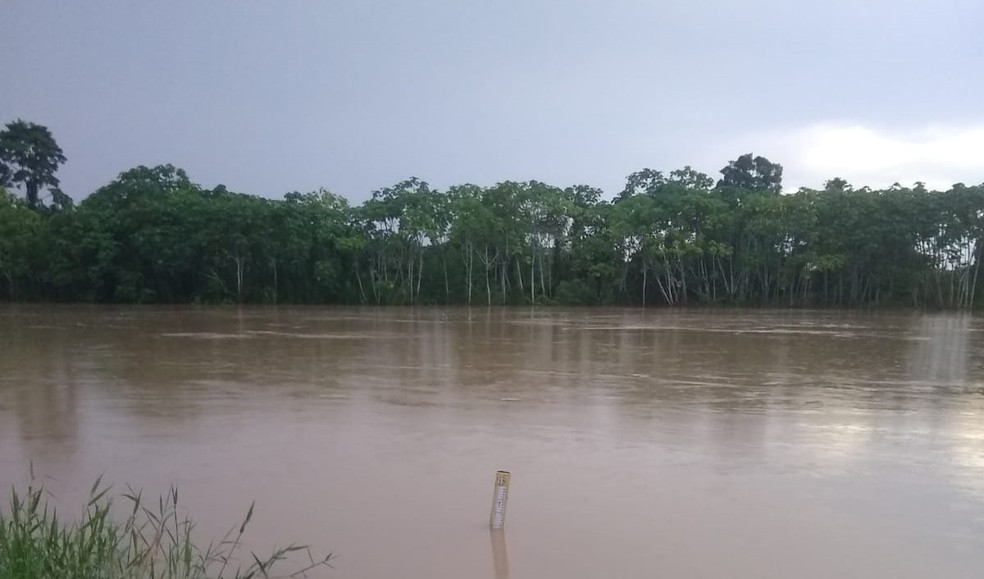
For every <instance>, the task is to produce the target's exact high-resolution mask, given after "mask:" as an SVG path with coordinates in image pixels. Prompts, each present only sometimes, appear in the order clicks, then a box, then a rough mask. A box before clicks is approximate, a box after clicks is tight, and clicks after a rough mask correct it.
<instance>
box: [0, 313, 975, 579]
mask: <svg viewBox="0 0 984 579" xmlns="http://www.w3.org/2000/svg"><path fill="white" fill-rule="evenodd" d="M32 462H33V468H34V471H35V473H36V474H37V476H39V477H42V478H43V480H44V481H45V483H46V485H47V486H48V488H49V490H51V492H52V493H53V495H54V496H55V498H56V500H57V501H59V502H61V503H65V504H67V505H71V504H78V503H79V502H80V501H81V500H82V497H83V496H84V495H85V493H86V492H87V491H88V487H89V485H90V484H91V483H92V481H93V480H94V479H95V478H96V477H97V476H99V475H104V476H105V479H106V480H110V481H114V482H115V483H117V484H118V485H125V484H127V483H128V484H131V485H135V486H141V487H144V488H145V489H146V490H147V491H148V492H160V491H162V490H166V488H167V487H168V486H169V485H171V484H176V485H178V487H179V488H180V489H181V500H182V502H184V503H185V504H186V505H187V506H188V508H189V510H190V511H191V513H192V514H193V515H194V516H195V517H196V518H197V519H198V521H199V529H198V531H199V533H200V536H201V537H202V538H210V537H213V536H216V535H220V534H221V533H223V532H224V531H225V530H226V529H227V528H228V527H230V526H232V525H233V524H235V523H236V521H237V520H238V518H239V517H241V516H242V514H243V511H244V510H245V508H246V507H247V506H248V505H249V503H250V502H251V501H253V500H255V501H256V504H257V508H256V515H255V518H254V521H253V523H252V524H251V525H252V528H251V530H250V531H249V532H248V536H250V537H251V540H250V544H251V545H253V546H256V547H257V548H258V549H259V550H262V548H263V547H266V546H272V545H273V544H280V545H282V544H284V543H287V542H291V541H301V542H307V543H311V544H313V545H314V546H316V547H317V548H319V549H320V550H323V551H325V552H327V551H332V552H333V553H335V555H336V559H335V562H334V568H333V569H329V570H324V572H323V573H321V572H319V573H318V574H316V576H325V577H337V578H339V579H349V578H352V579H355V578H365V579H382V578H389V577H401V578H410V579H414V578H435V577H442V578H443V577H447V578H463V577H468V578H483V577H489V578H492V577H497V578H502V577H511V578H512V579H522V578H531V579H553V578H556V579H570V578H619V577H625V578H633V577H640V578H641V577H668V578H704V577H706V578H722V577H728V578H748V579H752V578H755V579H761V578H777V579H778V578H783V579H786V578H790V577H798V578H830V577H859V578H861V577H863V578H871V579H877V578H893V579H898V578H910V577H911V578H920V579H922V578H926V577H954V578H964V577H966V578H971V577H974V578H979V577H981V576H982V573H984V571H982V570H984V319H981V318H975V317H972V316H967V315H929V314H918V313H912V314H899V313H878V314H872V313H858V312H816V311H813V312H805V311H793V312H789V311H733V310H703V311H688V310H676V311H668V310H650V311H642V310H637V309H636V310H592V309H583V310H568V309H545V310H535V311H534V310H526V309H492V310H489V309H486V308H471V309H467V308H454V309H415V310H412V309H345V308H338V309H322V308H283V307H282V308H276V309H274V308H246V309H237V308H79V307H11V306H7V307H4V308H2V309H0V484H2V485H3V486H4V487H8V486H9V485H11V484H22V483H23V482H25V481H26V480H27V478H28V471H29V465H30V464H31V463H32ZM498 469H506V470H510V471H511V472H512V487H511V496H510V500H509V506H508V512H507V517H506V529H505V533H504V534H503V536H501V537H499V538H498V539H496V538H495V537H490V534H489V531H488V516H489V507H490V505H491V494H492V484H493V477H494V473H495V471H496V470H498Z"/></svg>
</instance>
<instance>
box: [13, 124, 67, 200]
mask: <svg viewBox="0 0 984 579" xmlns="http://www.w3.org/2000/svg"><path fill="white" fill-rule="evenodd" d="M64 162H65V155H64V154H63V153H62V150H61V147H59V146H58V143H56V142H55V138H54V137H53V136H52V135H51V131H49V130H48V129H47V127H43V126H41V125H36V124H34V123H28V122H25V121H22V120H16V121H13V122H11V123H7V126H6V128H5V129H4V130H3V131H0V186H14V187H23V188H24V195H25V198H26V199H27V204H28V205H30V206H31V207H32V208H34V209H40V208H42V207H44V202H43V201H42V199H41V197H40V194H41V192H42V191H43V190H44V189H45V188H48V189H50V191H51V196H52V202H53V205H54V206H56V207H63V206H65V205H66V204H68V203H70V201H69V199H68V197H67V196H66V195H65V194H64V193H62V192H61V190H60V189H58V184H59V181H58V178H57V177H56V176H55V173H56V172H57V171H58V167H59V166H61V164H62V163H64Z"/></svg>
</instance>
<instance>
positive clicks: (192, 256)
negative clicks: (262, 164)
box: [0, 125, 984, 309]
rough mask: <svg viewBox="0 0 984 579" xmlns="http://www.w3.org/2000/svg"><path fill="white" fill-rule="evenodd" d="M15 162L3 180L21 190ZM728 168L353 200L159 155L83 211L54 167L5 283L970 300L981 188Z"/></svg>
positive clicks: (14, 221)
mask: <svg viewBox="0 0 984 579" xmlns="http://www.w3.org/2000/svg"><path fill="white" fill-rule="evenodd" d="M9 126H10V125H8V127H9ZM35 126H36V125H35ZM2 137H3V135H0V160H2V159H4V158H5V157H4V153H3V151H4V149H3V147H4V145H3V138H2ZM8 148H9V146H8ZM59 154H60V150H59ZM6 158H7V161H6V165H0V176H2V175H3V174H6V175H8V177H7V180H6V185H7V186H8V187H9V188H10V189H11V190H13V189H23V187H21V186H20V183H19V182H17V181H16V180H14V179H11V178H10V175H13V174H15V173H16V171H15V170H14V169H16V168H17V167H18V166H19V165H17V164H16V162H15V161H11V160H10V156H9V154H8V155H7V157H6ZM4 167H6V169H4ZM721 173H722V176H721V178H720V179H719V180H718V181H717V182H715V181H714V180H713V179H711V178H710V177H709V176H708V175H705V174H702V173H699V172H697V171H694V170H693V169H691V168H689V167H686V168H684V169H681V170H677V171H672V172H669V173H665V174H664V173H662V172H659V171H653V170H649V169H646V170H643V171H640V172H637V173H633V174H632V175H630V176H629V177H628V180H627V183H626V186H625V188H624V190H623V191H621V192H620V193H619V194H618V195H617V196H616V197H615V198H614V199H612V200H606V199H605V198H604V196H603V193H602V192H601V191H600V190H598V189H596V188H593V187H588V186H574V187H567V188H560V187H555V186H551V185H548V184H545V183H541V182H537V181H530V182H523V183H517V182H503V183H499V184H496V185H493V186H491V187H480V186H476V185H459V186H454V187H451V188H449V189H448V190H446V191H438V190H435V189H432V188H431V187H430V186H428V184H427V183H426V182H424V181H421V180H418V179H409V180H407V181H404V182H401V183H398V184H396V185H394V186H392V187H389V188H385V189H381V190H378V191H375V192H373V193H372V197H371V198H370V199H369V200H367V201H366V202H365V203H362V204H361V205H359V206H351V205H350V204H349V203H348V202H347V201H346V200H345V199H344V198H342V197H340V196H338V195H335V194H332V193H330V192H328V191H326V190H321V191H317V192H313V193H289V194H287V195H286V196H285V197H284V198H283V199H277V200H274V199H267V198H262V197H257V196H252V195H244V194H239V193H233V192H231V191H228V190H226V188H225V187H222V186H219V187H217V188H215V189H204V188H202V187H200V186H198V185H196V184H195V183H193V182H192V181H191V180H189V178H188V176H187V175H186V174H185V173H184V172H183V171H182V170H180V169H176V168H174V167H172V166H170V165H167V166H160V167H154V168H148V167H137V168H135V169H131V170H129V171H126V172H125V173H123V174H121V175H120V176H119V177H118V178H117V179H116V180H114V181H113V182H112V183H110V184H108V185H106V186H104V187H102V188H100V189H99V190H97V191H96V192H94V193H92V194H91V195H89V196H88V197H86V198H85V199H84V200H83V201H82V202H81V203H79V204H78V205H77V206H73V205H72V204H71V203H69V202H67V200H66V198H65V196H64V195H61V194H60V192H58V194H59V195H58V196H57V197H56V196H55V195H54V194H52V195H51V199H52V200H54V201H55V203H53V204H51V205H53V207H52V206H50V205H46V204H45V202H44V200H45V195H44V193H43V191H45V190H50V189H52V188H55V187H57V180H55V183H54V184H53V185H52V184H51V183H50V179H49V180H48V182H47V183H46V184H45V183H42V186H41V187H38V188H35V189H34V190H33V193H32V195H33V199H34V201H33V202H32V201H29V200H28V199H24V200H22V199H21V198H20V197H16V196H14V195H13V194H12V193H7V192H3V193H2V194H0V275H2V277H0V289H2V291H3V295H4V296H6V298H7V299H10V300H24V301H66V302H71V301H84V302H122V303H189V302H206V303H223V302H251V303H318V304H323V303H342V304H482V305H485V304H492V305H494V304H618V305H646V306H655V305H686V304H733V305H784V306H868V305H889V306H891V305H895V306H913V307H926V308H951V309H970V308H973V307H974V305H975V296H976V294H977V293H978V291H979V288H978V284H977V280H978V278H979V270H980V261H981V252H982V244H981V243H980V241H981V239H982V238H984V186H976V187H968V186H964V185H954V186H953V187H952V188H951V189H949V190H947V191H930V190H927V189H926V188H925V187H924V186H922V185H921V184H916V186H914V187H901V186H893V187H891V188H889V189H885V190H871V189H868V188H860V189H854V188H852V187H851V186H850V185H849V184H848V183H846V182H845V181H843V180H841V179H833V180H831V181H829V182H827V183H826V184H825V186H824V187H823V189H819V190H814V189H801V190H799V191H798V192H796V193H793V194H782V193H781V179H782V167H781V166H780V165H778V164H774V163H771V162H770V161H768V160H767V159H764V158H762V157H753V156H752V155H750V154H749V155H744V156H742V157H739V158H738V159H737V160H735V161H732V162H731V163H729V164H728V166H727V167H725V168H724V169H722V171H721ZM52 175H53V173H52ZM46 187H47V189H46ZM39 191H41V193H40V194H39ZM29 193H30V192H29ZM25 197H28V198H30V196H28V195H25Z"/></svg>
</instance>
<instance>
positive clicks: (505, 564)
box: [489, 529, 509, 579]
mask: <svg viewBox="0 0 984 579" xmlns="http://www.w3.org/2000/svg"><path fill="white" fill-rule="evenodd" d="M489 537H490V538H491V540H492V569H493V571H494V572H495V579H509V555H508V554H507V553H506V532H505V530H503V529H493V530H491V531H489Z"/></svg>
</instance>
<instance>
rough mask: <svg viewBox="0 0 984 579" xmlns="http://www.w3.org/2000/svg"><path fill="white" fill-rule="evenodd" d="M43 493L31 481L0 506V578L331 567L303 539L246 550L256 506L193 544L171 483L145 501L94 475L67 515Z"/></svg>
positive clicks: (172, 577) (231, 578)
mask: <svg viewBox="0 0 984 579" xmlns="http://www.w3.org/2000/svg"><path fill="white" fill-rule="evenodd" d="M47 497H48V495H47V494H46V492H45V490H44V488H43V486H40V485H35V484H31V485H29V486H28V487H27V488H26V489H24V490H22V491H18V490H17V489H16V488H15V489H12V490H11V492H10V500H9V503H8V505H7V508H6V509H0V578H3V579H258V578H261V577H262V578H298V577H306V576H307V573H308V572H309V571H312V570H313V569H316V568H320V567H326V566H329V562H330V560H331V557H332V556H331V554H330V553H329V554H328V555H327V556H325V557H319V558H317V559H316V558H314V557H313V556H312V553H311V550H310V549H309V548H308V547H307V546H306V545H289V546H287V547H283V548H277V549H273V550H272V552H271V553H270V554H268V555H266V556H264V557H260V556H258V555H257V554H256V553H254V552H251V551H247V550H246V548H245V547H244V546H243V543H242V539H243V536H244V534H245V533H246V529H247V527H248V525H249V524H250V522H251V521H252V519H253V507H254V505H250V507H249V510H248V511H247V512H246V515H245V517H244V518H243V520H242V522H241V523H239V524H237V525H236V526H234V527H233V528H232V529H230V531H229V532H228V533H227V534H226V536H225V537H223V538H222V539H221V540H220V541H217V542H216V541H213V542H210V543H208V544H207V545H204V546H203V545H202V544H200V543H196V542H195V540H193V537H192V534H193V531H194V529H195V524H194V522H193V521H192V519H191V518H189V517H187V516H184V515H182V514H180V513H179V511H180V509H179V508H178V507H179V503H178V489H177V488H174V487H172V488H171V490H170V491H169V492H168V493H167V494H166V495H163V496H160V497H158V498H157V500H156V501H152V502H150V503H148V502H147V501H145V500H144V498H143V496H142V493H141V492H139V491H135V490H133V489H130V488H128V490H127V492H125V493H121V494H118V495H113V494H111V489H110V487H108V486H104V485H103V484H102V480H101V479H99V480H96V482H95V484H93V485H92V488H91V490H90V492H89V500H88V502H87V504H86V506H85V510H84V512H83V513H82V515H81V516H79V517H74V518H70V519H65V518H64V517H62V516H61V515H60V514H59V513H58V511H57V510H56V509H55V508H54V507H52V506H51V504H50V503H49V501H48V498H47ZM114 503H116V504H115V505H114ZM114 514H116V516H114ZM120 515H122V516H120ZM299 558H300V559H302V560H301V562H298V561H297V560H298V559H299Z"/></svg>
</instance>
